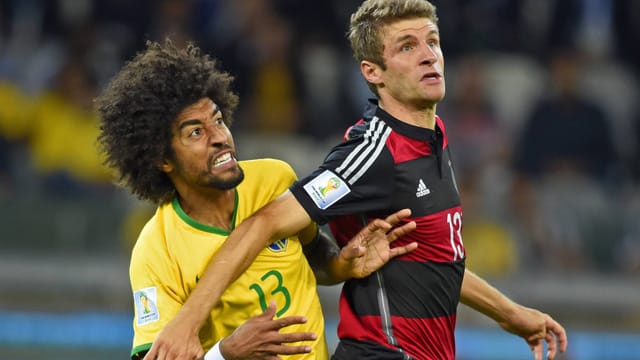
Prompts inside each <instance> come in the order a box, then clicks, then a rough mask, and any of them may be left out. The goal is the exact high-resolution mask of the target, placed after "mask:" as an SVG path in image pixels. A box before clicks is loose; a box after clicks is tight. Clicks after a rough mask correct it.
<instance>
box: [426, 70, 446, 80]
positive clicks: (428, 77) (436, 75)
mask: <svg viewBox="0 0 640 360" xmlns="http://www.w3.org/2000/svg"><path fill="white" fill-rule="evenodd" d="M441 77H442V76H441V75H440V74H439V73H437V72H430V73H428V74H425V75H424V76H423V77H422V79H426V80H437V79H440V78H441Z"/></svg>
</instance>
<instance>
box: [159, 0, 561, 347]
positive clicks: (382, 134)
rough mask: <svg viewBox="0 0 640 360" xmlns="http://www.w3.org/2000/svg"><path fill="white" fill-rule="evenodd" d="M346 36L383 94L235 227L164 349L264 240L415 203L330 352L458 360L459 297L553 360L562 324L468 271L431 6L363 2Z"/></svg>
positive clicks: (353, 301) (350, 290) (179, 341)
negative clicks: (402, 250)
mask: <svg viewBox="0 0 640 360" xmlns="http://www.w3.org/2000/svg"><path fill="white" fill-rule="evenodd" d="M349 39H350V41H351V45H352V49H353V52H354V55H355V58H356V59H357V60H358V61H359V65H360V70H361V73H362V75H363V77H364V78H365V79H366V81H367V82H368V84H369V87H370V89H371V90H372V91H373V93H374V94H375V95H376V99H375V100H372V101H371V102H370V104H369V108H368V109H367V110H366V111H365V113H364V115H363V118H362V121H361V122H359V123H358V124H356V125H355V126H353V127H352V128H351V129H350V130H349V131H348V132H347V139H346V141H344V142H343V143H341V144H339V145H337V146H336V147H334V148H333V149H332V150H331V151H330V153H329V154H328V155H327V157H326V158H325V161H324V163H323V164H321V165H320V166H319V167H318V169H317V170H316V171H314V172H313V173H312V174H310V175H309V176H307V177H305V178H303V179H301V180H300V181H297V182H296V183H295V184H294V185H292V186H291V187H290V188H289V191H288V192H287V193H286V194H285V195H283V196H280V197H279V198H277V199H276V200H275V201H273V202H271V203H270V204H269V205H267V206H265V207H264V208H262V209H261V210H260V211H259V212H257V213H256V214H255V215H254V216H252V217H250V218H248V219H246V220H245V221H244V222H243V223H242V224H241V225H240V226H239V227H237V228H236V229H235V230H234V231H233V232H232V233H231V235H230V236H229V238H228V239H227V242H225V244H224V246H223V247H222V248H221V249H220V251H219V252H218V254H217V255H216V257H215V258H214V259H213V260H212V261H211V263H210V265H209V266H208V268H207V270H206V271H205V273H204V275H203V277H202V279H201V281H200V284H199V285H198V286H197V288H196V289H195V290H194V292H193V293H192V294H191V296H190V297H189V299H188V300H187V303H186V304H185V306H184V307H183V309H182V310H181V311H180V313H179V314H178V315H177V316H176V318H175V320H174V321H172V322H171V323H170V324H168V325H167V327H165V329H164V330H163V334H161V335H162V336H161V338H159V339H157V340H156V343H155V344H157V348H158V349H161V350H160V351H159V352H157V354H161V358H163V359H165V358H168V359H175V358H174V357H171V356H169V357H166V354H167V353H169V352H171V351H172V349H175V348H185V347H186V346H187V345H186V344H191V343H194V342H195V340H196V339H194V338H193V337H192V336H191V337H190V336H189V335H183V334H192V333H194V332H195V331H196V330H197V329H198V328H199V326H200V324H201V323H202V321H203V319H205V318H206V315H207V314H208V311H209V309H211V308H212V307H213V306H214V305H215V304H217V303H218V301H219V299H220V295H221V294H222V292H223V290H224V289H225V288H226V286H227V285H228V284H229V283H230V282H231V281H232V280H233V279H235V278H237V277H238V276H239V275H240V274H241V273H242V272H243V271H244V269H246V268H247V266H249V265H250V264H251V262H252V261H253V259H254V258H255V256H256V254H258V252H259V251H260V249H262V247H264V245H265V244H267V243H269V242H271V241H273V240H275V239H278V238H281V237H283V236H287V235H290V234H293V233H295V232H297V231H300V230H301V229H303V228H305V227H306V226H308V225H309V224H311V223H312V222H313V221H316V222H318V223H320V224H322V223H326V222H328V221H331V220H334V219H337V220H336V221H341V225H342V227H341V228H340V234H339V235H340V237H342V236H344V235H345V234H346V235H347V236H348V234H351V233H353V231H355V230H357V229H358V228H359V227H360V226H362V224H364V223H366V222H367V221H368V219H371V218H374V217H379V216H384V215H387V214H391V213H393V212H394V211H396V210H397V209H400V208H404V207H409V208H410V209H411V211H412V218H411V220H413V221H415V222H416V223H417V228H416V230H415V231H414V232H412V233H410V234H408V235H407V236H405V237H404V238H402V239H400V240H399V242H401V243H408V242H412V241H417V242H419V244H420V246H419V248H418V250H416V251H414V252H412V253H410V254H407V255H404V256H401V257H398V258H395V259H393V260H391V261H390V262H389V263H388V264H387V265H385V266H384V267H382V269H381V270H380V271H378V272H376V273H374V274H373V275H371V276H369V277H366V278H363V279H361V280H354V281H348V282H347V283H346V284H345V286H344V287H343V293H342V295H341V300H340V316H341V319H340V325H339V330H338V335H339V337H340V343H339V345H338V347H337V349H336V353H335V354H334V359H349V360H351V359H420V360H425V359H437V360H451V359H455V342H454V329H455V322H456V308H457V305H458V302H462V303H464V304H466V305H469V306H471V307H472V308H474V309H476V310H478V311H480V312H482V313H483V314H485V315H487V316H489V317H491V318H492V319H494V320H495V321H496V322H497V323H498V324H499V325H500V326H501V327H502V328H504V329H505V330H507V331H510V332H512V333H514V334H516V335H519V336H521V337H522V338H524V340H525V341H526V342H527V343H528V344H529V346H530V347H531V350H532V351H533V353H534V357H535V359H542V356H543V354H542V352H543V348H544V343H545V342H546V343H547V345H548V350H549V351H548V353H547V358H548V359H553V358H554V357H555V356H556V353H557V351H558V350H560V351H565V349H566V347H567V337H566V332H565V330H564V328H563V327H562V326H561V325H560V324H559V323H558V322H556V321H555V320H554V319H553V318H552V317H550V316H549V315H547V314H544V313H542V312H540V311H538V310H535V309H531V308H527V307H525V306H522V305H520V304H517V303H515V302H513V301H511V300H510V299H509V298H507V297H506V296H505V295H504V294H502V293H501V292H499V291H498V290H497V289H495V288H494V287H492V286H490V285H489V284H488V283H487V282H485V281H484V280H483V279H481V278H480V277H478V276H477V275H475V274H474V273H473V272H471V271H469V270H467V269H465V256H466V254H465V249H464V246H463V242H462V237H461V230H462V222H463V216H462V214H463V212H462V206H461V203H460V196H459V194H458V189H457V186H456V182H455V176H454V167H453V164H452V159H451V158H450V155H449V143H448V138H447V135H446V130H445V122H444V120H443V119H440V118H439V117H438V116H437V115H436V107H437V104H438V103H439V102H440V101H441V100H442V98H443V97H444V94H445V81H444V58H443V54H442V49H441V44H440V32H439V28H438V22H437V16H436V12H435V8H434V7H433V6H432V4H431V3H429V2H427V1H425V0H367V1H364V2H363V3H362V5H361V6H360V7H359V9H358V10H357V11H356V12H355V13H354V14H353V15H352V17H351V24H350V31H349ZM281 214H287V216H286V217H284V218H283V217H282V216H281ZM343 216H350V218H347V219H346V220H345V218H343ZM354 219H355V220H356V221H354ZM347 220H350V221H347ZM345 224H347V225H348V224H351V225H348V226H350V227H348V228H347V227H345ZM155 344H154V345H155ZM154 354H156V353H154ZM186 355H187V357H181V358H182V359H183V358H189V357H188V355H189V354H186Z"/></svg>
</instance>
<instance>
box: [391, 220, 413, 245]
mask: <svg viewBox="0 0 640 360" xmlns="http://www.w3.org/2000/svg"><path fill="white" fill-rule="evenodd" d="M415 229H416V222H415V221H410V222H408V223H406V224H404V225H402V226H398V227H397V228H395V229H393V230H392V231H391V232H390V233H389V234H387V240H389V242H394V241H396V240H397V239H399V238H401V237H402V236H405V235H407V234H408V233H410V232H412V231H413V230H415Z"/></svg>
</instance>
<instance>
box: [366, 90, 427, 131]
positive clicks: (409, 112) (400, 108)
mask: <svg viewBox="0 0 640 360" xmlns="http://www.w3.org/2000/svg"><path fill="white" fill-rule="evenodd" d="M378 105H379V106H380V107H381V108H382V109H383V110H384V111H386V112H388V113H389V114H390V115H391V116H393V117H394V118H396V119H398V120H400V121H402V122H404V123H407V124H409V125H413V126H418V127H423V128H427V129H432V130H433V129H435V128H436V104H435V103H432V104H426V105H424V106H414V105H413V104H407V103H402V102H400V101H398V100H396V99H394V98H392V97H388V98H384V97H380V99H379V102H378Z"/></svg>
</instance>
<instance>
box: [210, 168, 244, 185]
mask: <svg viewBox="0 0 640 360" xmlns="http://www.w3.org/2000/svg"><path fill="white" fill-rule="evenodd" d="M237 169H238V170H237V174H236V176H233V177H230V178H226V179H225V178H221V177H214V178H212V179H211V180H210V181H209V186H211V187H213V188H215V189H218V190H231V189H233V188H235V187H236V186H238V185H240V183H241V182H242V181H243V180H244V171H243V170H242V168H241V167H240V166H238V167H237Z"/></svg>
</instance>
